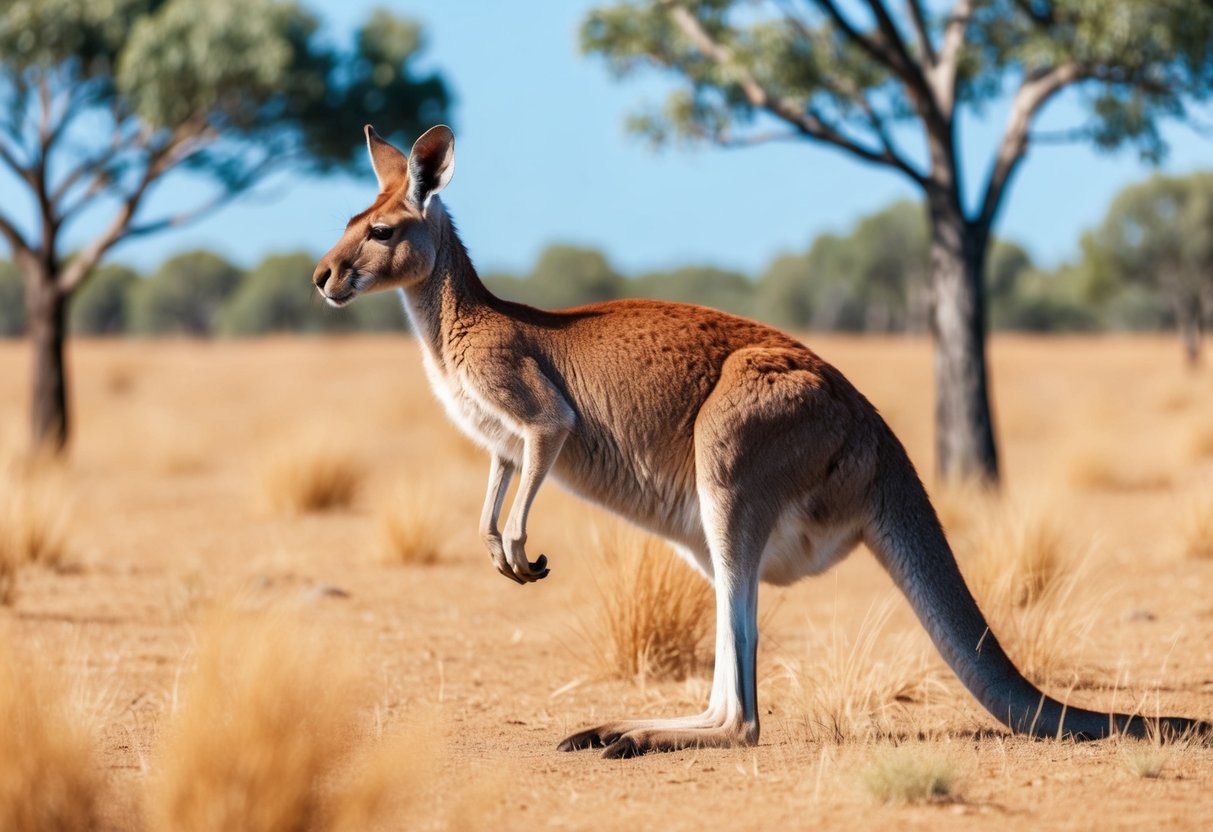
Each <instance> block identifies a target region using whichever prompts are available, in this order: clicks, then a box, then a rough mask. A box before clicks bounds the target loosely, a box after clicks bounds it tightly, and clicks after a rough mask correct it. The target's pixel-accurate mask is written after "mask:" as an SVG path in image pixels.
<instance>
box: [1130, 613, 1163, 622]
mask: <svg viewBox="0 0 1213 832" xmlns="http://www.w3.org/2000/svg"><path fill="white" fill-rule="evenodd" d="M1124 618H1125V621H1154V620H1155V619H1157V618H1158V616H1157V615H1155V614H1154V613H1152V612H1150V611H1149V610H1129V611H1128V612H1126V613H1125V616H1124Z"/></svg>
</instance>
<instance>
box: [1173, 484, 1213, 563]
mask: <svg viewBox="0 0 1213 832" xmlns="http://www.w3.org/2000/svg"><path fill="white" fill-rule="evenodd" d="M1181 535H1182V537H1181V544H1180V545H1181V548H1182V550H1183V553H1184V555H1186V556H1187V557H1190V558H1197V559H1200V560H1210V559H1213V493H1205V494H1202V495H1200V496H1198V497H1195V498H1193V499H1192V501H1191V504H1190V505H1189V507H1188V513H1187V515H1186V517H1185V519H1184V523H1183V527H1182V529H1181Z"/></svg>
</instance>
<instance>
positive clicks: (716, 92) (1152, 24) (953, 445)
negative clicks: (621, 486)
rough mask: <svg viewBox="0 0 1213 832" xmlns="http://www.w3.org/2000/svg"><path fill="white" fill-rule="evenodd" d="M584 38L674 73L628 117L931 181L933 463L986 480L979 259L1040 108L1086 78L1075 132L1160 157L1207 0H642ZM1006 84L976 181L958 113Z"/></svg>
mask: <svg viewBox="0 0 1213 832" xmlns="http://www.w3.org/2000/svg"><path fill="white" fill-rule="evenodd" d="M582 45H583V48H584V49H585V50H586V51H588V52H589V53H592V54H595V55H600V56H604V57H605V58H606V59H607V60H608V61H609V63H610V65H611V67H612V68H613V69H615V70H616V71H618V72H620V73H629V72H632V71H634V70H637V69H640V68H645V67H648V68H656V69H658V70H661V71H664V72H665V73H666V74H667V75H668V76H670V77H672V78H673V79H674V82H675V83H674V86H675V90H674V91H673V92H672V94H671V95H670V97H669V99H668V101H667V102H666V104H665V106H664V107H662V108H660V109H659V110H657V111H654V112H649V113H645V114H642V115H640V116H638V117H636V118H635V119H633V120H632V122H631V124H632V126H633V127H634V128H636V129H638V130H640V131H643V132H646V133H648V134H649V135H651V136H653V137H654V138H656V139H658V140H663V139H668V138H673V137H683V138H690V139H698V140H706V141H710V142H715V143H718V144H721V145H726V146H734V147H736V146H747V145H754V144H759V143H762V142H767V141H775V140H786V139H803V140H806V141H810V142H817V143H820V144H823V145H828V146H830V147H833V148H837V149H838V150H839V151H841V152H844V153H847V154H850V155H851V156H852V157H854V158H857V159H859V160H861V161H863V162H866V163H870V164H873V165H878V166H882V167H885V168H888V169H889V170H890V171H891V172H893V173H895V174H897V175H898V176H901V177H903V178H904V179H905V180H906V181H908V182H910V183H912V184H913V185H914V186H915V187H916V188H918V189H920V190H921V192H922V194H923V196H924V199H925V201H926V203H927V210H928V216H929V224H930V264H931V284H932V288H933V295H934V303H933V306H932V309H933V311H932V331H933V333H934V336H935V344H936V347H935V371H936V436H937V438H936V456H937V465H938V467H939V470H940V471H941V472H942V473H943V474H945V475H959V476H979V477H984V478H987V479H990V480H995V479H997V476H998V453H997V448H996V443H995V437H994V430H993V420H992V418H991V408H990V398H989V392H988V382H987V370H986V351H985V336H986V310H985V298H984V286H983V280H982V271H983V269H984V264H985V260H986V252H987V248H988V246H989V244H990V240H991V236H992V230H993V228H994V225H995V221H996V219H997V217H998V213H999V210H1000V209H1001V207H1002V206H1003V204H1004V202H1005V201H1006V197H1007V193H1008V190H1009V188H1010V185H1011V182H1012V180H1013V178H1014V175H1015V172H1016V171H1017V170H1018V169H1019V166H1020V164H1021V163H1022V161H1023V159H1024V157H1025V156H1026V154H1027V152H1028V149H1029V147H1030V145H1031V144H1032V142H1033V140H1034V138H1036V136H1034V132H1033V131H1034V125H1035V122H1036V120H1037V117H1038V116H1039V114H1040V113H1041V111H1042V110H1043V109H1044V107H1045V106H1046V105H1047V104H1048V103H1049V102H1050V101H1051V100H1053V99H1054V98H1055V97H1056V96H1057V95H1058V94H1059V93H1061V92H1062V91H1063V90H1066V89H1068V88H1077V89H1079V90H1080V92H1081V96H1080V97H1081V100H1082V102H1083V104H1084V105H1085V108H1086V112H1087V115H1088V120H1087V121H1086V122H1085V123H1083V124H1081V125H1079V126H1078V127H1076V128H1075V130H1073V131H1066V135H1065V136H1064V137H1065V138H1074V139H1079V140H1087V141H1090V142H1093V143H1094V144H1095V145H1096V146H1098V147H1101V148H1108V149H1110V148H1115V147H1119V146H1121V145H1125V144H1130V145H1136V146H1137V147H1138V148H1139V149H1140V151H1141V152H1142V153H1144V154H1145V155H1146V156H1149V157H1155V158H1156V157H1158V156H1159V155H1160V154H1161V153H1162V152H1163V150H1164V147H1163V141H1162V138H1161V135H1160V133H1159V129H1158V124H1159V121H1160V120H1161V119H1163V118H1166V117H1176V118H1183V117H1184V116H1185V115H1186V113H1187V110H1188V108H1189V107H1190V106H1191V104H1192V102H1193V101H1198V100H1205V99H1207V98H1208V97H1209V95H1210V89H1211V87H1213V5H1210V4H1209V3H1208V0H952V2H949V3H948V4H947V5H946V7H945V4H943V3H928V2H926V0H905V2H904V3H899V4H897V5H896V6H894V5H893V4H892V3H890V2H887V0H855V2H842V0H764V2H759V3H754V2H749V0H633V1H632V2H618V3H614V4H612V5H605V6H601V7H599V8H596V9H594V10H593V11H591V12H590V13H589V15H588V16H587V18H586V20H585V21H584V24H583V28H582ZM1004 96H1009V106H1008V114H1007V121H1006V125H1005V128H1004V129H1003V132H1002V135H1001V138H1000V139H999V141H998V142H997V147H996V148H995V150H994V151H993V154H992V158H990V159H989V162H988V166H987V168H988V172H987V173H986V175H985V177H984V181H982V182H981V183H980V185H979V187H978V188H977V189H976V193H977V196H976V199H975V200H971V199H967V198H966V194H968V193H970V191H969V190H967V189H966V187H965V183H964V181H963V177H962V172H963V171H964V170H965V169H966V167H965V165H964V160H963V158H962V148H963V145H964V143H963V142H962V141H961V136H960V125H961V124H962V115H963V113H964V112H965V111H966V110H968V111H970V112H972V111H974V110H976V109H979V108H981V107H982V106H983V105H985V104H988V103H990V102H991V101H992V100H1000V99H1001V98H1002V97H1004ZM1050 138H1054V139H1055V138H1058V136H1056V135H1054V136H1051V137H1050ZM915 147H921V148H923V150H922V151H921V152H915V150H914V148H915ZM1058 184H1059V185H1062V184H1063V183H1058ZM764 187H778V183H761V182H745V183H738V185H737V186H736V189H735V192H734V193H733V194H731V195H729V196H731V197H733V198H736V199H742V198H744V197H745V195H747V194H752V193H753V192H754V191H755V190H756V189H758V188H764ZM809 198H812V196H810V197H809Z"/></svg>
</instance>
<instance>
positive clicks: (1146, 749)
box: [1120, 739, 1176, 780]
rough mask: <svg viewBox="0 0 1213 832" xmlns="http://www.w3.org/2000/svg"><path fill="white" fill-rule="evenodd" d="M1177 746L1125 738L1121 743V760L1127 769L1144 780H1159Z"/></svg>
mask: <svg viewBox="0 0 1213 832" xmlns="http://www.w3.org/2000/svg"><path fill="white" fill-rule="evenodd" d="M1175 751H1176V749H1175V747H1174V746H1171V745H1163V744H1162V743H1159V742H1153V741H1151V740H1148V739H1144V740H1124V741H1122V742H1121V745H1120V761H1121V763H1123V764H1124V767H1125V770H1126V771H1128V772H1129V773H1130V774H1132V775H1133V776H1134V777H1140V778H1142V779H1143V780H1157V779H1158V778H1159V777H1161V776H1162V772H1163V769H1165V768H1166V767H1167V763H1169V762H1171V758H1172V757H1173V756H1174V755H1175Z"/></svg>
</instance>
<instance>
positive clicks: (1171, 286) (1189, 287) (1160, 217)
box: [1083, 173, 1213, 365]
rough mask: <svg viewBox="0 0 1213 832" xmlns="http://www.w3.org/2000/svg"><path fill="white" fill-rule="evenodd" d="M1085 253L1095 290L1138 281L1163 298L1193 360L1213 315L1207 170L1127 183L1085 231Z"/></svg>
mask: <svg viewBox="0 0 1213 832" xmlns="http://www.w3.org/2000/svg"><path fill="white" fill-rule="evenodd" d="M1083 254H1084V268H1085V269H1086V271H1087V272H1088V275H1089V277H1088V280H1089V281H1090V282H1091V284H1092V286H1091V287H1090V291H1091V292H1092V293H1093V294H1095V295H1097V296H1098V295H1099V294H1105V295H1106V294H1108V293H1109V292H1110V290H1111V289H1112V288H1113V287H1117V286H1123V285H1133V284H1136V285H1140V286H1144V287H1148V288H1149V289H1151V290H1153V291H1156V292H1158V293H1159V294H1160V295H1162V296H1163V297H1165V298H1166V300H1167V302H1168V303H1169V305H1170V307H1171V310H1172V312H1173V314H1174V316H1175V323H1176V326H1177V327H1178V329H1179V333H1180V338H1181V340H1182V342H1183V348H1184V355H1185V356H1186V357H1187V360H1188V363H1189V364H1191V365H1196V364H1197V363H1199V360H1200V346H1201V334H1202V332H1203V329H1204V326H1205V324H1206V323H1209V322H1210V321H1213V173H1194V174H1191V175H1188V176H1154V177H1151V178H1150V179H1148V180H1146V181H1145V182H1139V183H1137V184H1135V185H1130V186H1129V187H1127V188H1125V189H1124V190H1123V191H1121V192H1120V193H1119V194H1117V196H1116V198H1115V199H1114V200H1113V201H1112V204H1111V205H1110V206H1109V207H1108V212H1107V215H1106V216H1105V217H1104V219H1103V222H1102V223H1101V224H1100V225H1099V226H1098V227H1097V228H1096V229H1094V230H1093V231H1091V232H1089V233H1087V234H1086V235H1084V237H1083ZM1105 287H1106V290H1105Z"/></svg>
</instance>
